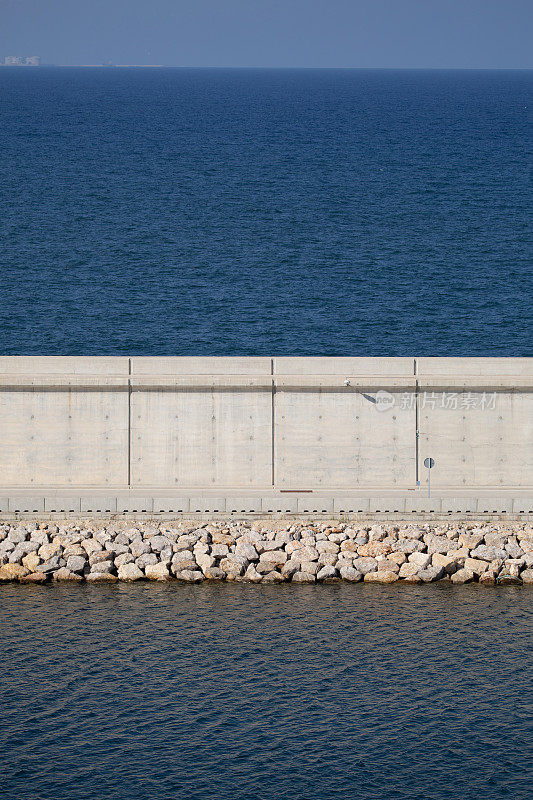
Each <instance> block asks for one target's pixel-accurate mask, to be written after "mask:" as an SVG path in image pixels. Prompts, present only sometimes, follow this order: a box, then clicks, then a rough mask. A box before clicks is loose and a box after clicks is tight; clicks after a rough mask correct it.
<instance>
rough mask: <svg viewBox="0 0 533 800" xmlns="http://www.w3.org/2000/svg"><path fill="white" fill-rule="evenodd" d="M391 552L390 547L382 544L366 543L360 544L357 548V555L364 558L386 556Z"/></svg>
mask: <svg viewBox="0 0 533 800" xmlns="http://www.w3.org/2000/svg"><path fill="white" fill-rule="evenodd" d="M390 552H391V547H390V546H389V545H387V544H384V543H383V542H368V544H362V545H361V546H360V547H358V548H357V553H358V555H360V556H362V557H363V558H364V557H367V556H369V557H370V558H375V557H376V556H386V555H388V554H389V553H390Z"/></svg>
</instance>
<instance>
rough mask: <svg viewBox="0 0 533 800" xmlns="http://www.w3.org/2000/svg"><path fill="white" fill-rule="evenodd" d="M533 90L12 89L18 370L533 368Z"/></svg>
mask: <svg viewBox="0 0 533 800" xmlns="http://www.w3.org/2000/svg"><path fill="white" fill-rule="evenodd" d="M532 87H533V72H508V71H507V72H505V71H504V72H472V71H466V72H454V71H434V72H421V71H418V72H410V71H400V72H394V71H390V70H374V71H372V70H178V69H161V70H149V69H145V70H142V69H140V70H102V69H94V70H91V69H85V70H84V69H45V68H43V69H38V70H21V69H17V68H13V69H9V68H5V69H3V70H1V71H0V182H1V186H2V191H1V193H0V230H1V233H2V256H1V263H0V354H14V355H26V354H49V355H50V354H55V355H61V354H75V355H79V354H84V355H98V354H128V355H197V354H198V355H361V356H369V355H388V356H393V355H411V356H413V355H420V356H423V355H430V356H446V355H455V356H457V355H465V356H473V355H495V356H496V355H498V356H511V355H514V356H525V355H532V352H533V351H532V347H531V345H532V342H531V332H530V331H531V327H530V322H531V304H530V303H529V298H530V297H531V293H532V291H533V286H532V282H531V278H532V274H531V268H530V258H529V257H530V251H529V245H528V224H529V218H530V215H531V188H530V180H529V163H528V152H529V150H530V132H529V129H530V109H531V96H532V91H531V90H532Z"/></svg>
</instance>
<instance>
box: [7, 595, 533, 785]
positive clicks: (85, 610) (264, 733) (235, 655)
mask: <svg viewBox="0 0 533 800" xmlns="http://www.w3.org/2000/svg"><path fill="white" fill-rule="evenodd" d="M531 601H532V593H531V590H530V589H528V587H523V588H520V587H496V588H494V587H492V588H486V587H483V586H481V585H479V584H467V585H465V586H462V587H456V586H446V587H445V586H443V585H438V584H437V585H435V584H432V585H422V586H397V585H394V584H393V585H392V586H377V585H370V584H330V585H314V586H309V585H307V586H305V585H297V584H286V585H281V586H279V585H275V586H261V585H259V586H258V585H245V584H210V585H197V586H191V585H180V584H178V583H173V584H166V585H165V584H159V585H155V584H153V583H151V584H142V583H137V584H116V585H114V586H109V587H107V588H106V587H103V586H91V585H87V584H86V585H82V586H79V585H75V586H69V585H66V584H59V585H58V584H55V585H50V586H21V585H17V584H4V585H3V586H0V602H1V608H2V613H1V622H0V628H1V632H0V635H1V639H0V641H1V647H0V678H1V687H2V696H1V713H0V759H1V769H0V793H1V796H2V798H5V800H148V798H150V800H151V798H162V800H181V798H184V799H185V798H187V799H188V800H282V799H283V800H284V798H288V799H289V798H290V800H353V798H361V799H362V800H481V798H482V799H483V800H499V799H500V798H509V800H530V798H531V785H532V782H531V778H532V769H531V764H532V761H533V730H532V727H533V724H532V719H533V708H532V702H531V700H532V694H533V686H532V682H533V679H532V674H533V670H532V667H533V664H532V660H533V657H532V648H531V635H530V633H531V627H530V626H531V605H532V603H531Z"/></svg>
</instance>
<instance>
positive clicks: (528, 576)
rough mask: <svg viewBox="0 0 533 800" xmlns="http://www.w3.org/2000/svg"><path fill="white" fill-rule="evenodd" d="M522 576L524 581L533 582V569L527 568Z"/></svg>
mask: <svg viewBox="0 0 533 800" xmlns="http://www.w3.org/2000/svg"><path fill="white" fill-rule="evenodd" d="M520 577H521V578H522V581H523V582H524V583H528V584H533V569H525V570H524V571H523V572H522V573H520Z"/></svg>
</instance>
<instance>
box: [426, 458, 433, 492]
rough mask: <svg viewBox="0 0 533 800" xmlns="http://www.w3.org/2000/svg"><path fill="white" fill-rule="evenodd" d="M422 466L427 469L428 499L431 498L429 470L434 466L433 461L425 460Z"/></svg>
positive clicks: (430, 459)
mask: <svg viewBox="0 0 533 800" xmlns="http://www.w3.org/2000/svg"><path fill="white" fill-rule="evenodd" d="M424 466H425V467H427V469H428V497H431V469H432V467H434V466H435V461H434V460H433V459H432V458H426V459H424Z"/></svg>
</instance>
